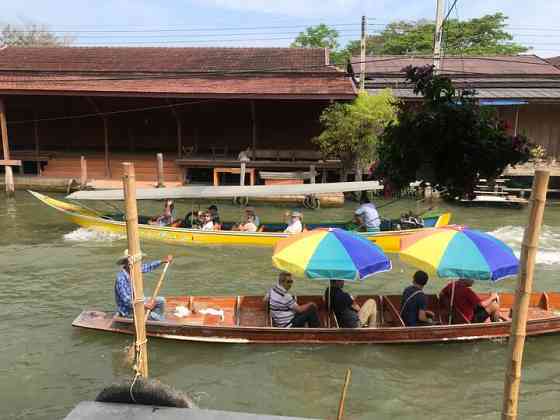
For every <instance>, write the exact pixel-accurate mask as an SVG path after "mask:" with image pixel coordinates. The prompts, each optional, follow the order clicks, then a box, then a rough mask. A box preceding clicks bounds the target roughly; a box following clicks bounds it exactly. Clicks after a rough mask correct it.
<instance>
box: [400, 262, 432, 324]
mask: <svg viewBox="0 0 560 420" xmlns="http://www.w3.org/2000/svg"><path fill="white" fill-rule="evenodd" d="M426 283H428V275H427V274H426V273H425V272H424V271H421V270H418V271H417V272H416V273H414V276H413V277H412V285H411V286H408V287H407V288H406V289H404V291H403V294H402V298H401V314H400V315H401V318H402V320H403V322H404V324H405V325H406V326H407V327H418V326H422V325H432V324H433V319H434V316H435V314H434V313H433V312H432V311H429V310H428V309H426V308H427V306H428V303H427V300H426V295H425V294H424V290H423V289H424V286H426Z"/></svg>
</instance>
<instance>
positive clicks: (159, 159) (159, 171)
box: [156, 153, 165, 188]
mask: <svg viewBox="0 0 560 420" xmlns="http://www.w3.org/2000/svg"><path fill="white" fill-rule="evenodd" d="M156 157H157V178H156V179H157V185H156V187H157V188H163V187H165V182H164V180H163V153H158V154H157V155H156Z"/></svg>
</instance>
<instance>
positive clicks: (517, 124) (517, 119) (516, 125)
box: [513, 106, 519, 136]
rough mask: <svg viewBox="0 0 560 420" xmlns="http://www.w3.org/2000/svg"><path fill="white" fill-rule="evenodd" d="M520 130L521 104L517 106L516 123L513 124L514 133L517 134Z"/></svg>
mask: <svg viewBox="0 0 560 420" xmlns="http://www.w3.org/2000/svg"><path fill="white" fill-rule="evenodd" d="M518 130H519V106H516V107H515V123H514V126H513V135H514V136H517V132H518Z"/></svg>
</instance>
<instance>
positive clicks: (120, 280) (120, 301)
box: [115, 249, 173, 321]
mask: <svg viewBox="0 0 560 420" xmlns="http://www.w3.org/2000/svg"><path fill="white" fill-rule="evenodd" d="M172 259H173V257H172V256H171V255H168V256H167V257H165V258H164V259H163V260H156V261H151V262H149V263H144V264H142V273H148V272H150V271H154V270H155V269H156V268H158V267H159V266H160V265H162V264H163V263H165V262H170V261H171V260H172ZM117 264H118V265H121V266H122V270H121V271H119V273H118V274H117V280H116V282H115V301H116V303H117V313H118V314H119V315H120V316H124V317H126V318H131V317H132V314H133V308H132V284H131V279H130V264H129V256H128V249H127V250H125V251H124V255H123V256H122V257H121V258H119V259H118V260H117ZM144 307H145V308H146V309H149V310H150V311H151V312H150V319H152V320H155V321H163V320H164V319H165V298H164V297H162V296H156V297H155V299H148V300H147V301H144Z"/></svg>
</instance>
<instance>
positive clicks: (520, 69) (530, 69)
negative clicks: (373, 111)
mask: <svg viewBox="0 0 560 420" xmlns="http://www.w3.org/2000/svg"><path fill="white" fill-rule="evenodd" d="M366 61H367V62H366V72H367V73H368V74H398V73H402V69H403V68H404V67H406V66H424V65H430V64H432V62H433V59H432V58H431V57H426V56H423V57H406V56H370V57H367V58H366ZM352 62H353V63H354V64H353V68H354V72H355V73H359V72H360V64H359V62H360V58H359V57H354V58H353V59H352ZM442 73H444V74H450V75H457V76H460V75H462V74H465V75H468V76H472V75H481V76H489V75H492V76H505V75H518V76H522V75H523V76H524V75H539V76H560V69H558V68H556V67H554V66H553V65H552V64H550V63H549V62H547V61H546V60H544V59H542V58H540V57H537V56H536V55H517V56H486V57H444V59H443V62H442Z"/></svg>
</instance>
